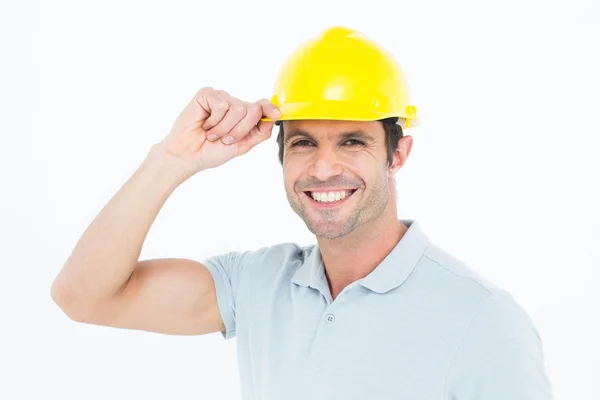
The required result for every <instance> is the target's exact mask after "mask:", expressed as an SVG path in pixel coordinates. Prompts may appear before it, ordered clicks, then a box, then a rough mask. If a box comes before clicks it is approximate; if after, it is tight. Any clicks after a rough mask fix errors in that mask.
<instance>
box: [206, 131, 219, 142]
mask: <svg viewBox="0 0 600 400" xmlns="http://www.w3.org/2000/svg"><path fill="white" fill-rule="evenodd" d="M206 138H207V139H208V140H210V141H211V142H212V141H213V140H216V139H217V135H215V134H214V133H211V134H210V135H208V136H207V137H206Z"/></svg>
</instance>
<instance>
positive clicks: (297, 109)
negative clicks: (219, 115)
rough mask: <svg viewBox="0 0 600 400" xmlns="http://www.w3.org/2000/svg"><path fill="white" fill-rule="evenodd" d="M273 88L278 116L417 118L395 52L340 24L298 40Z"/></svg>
mask: <svg viewBox="0 0 600 400" xmlns="http://www.w3.org/2000/svg"><path fill="white" fill-rule="evenodd" d="M274 92H275V94H274V95H273V97H272V98H271V102H272V103H273V104H275V105H276V106H277V107H278V108H279V109H280V110H281V114H282V115H281V118H280V119H279V120H278V121H283V120H298V119H335V120H353V121H375V120H378V119H383V118H390V117H398V118H399V119H398V124H400V125H401V126H402V127H403V128H408V127H414V126H416V125H418V124H420V121H419V119H417V107H416V106H414V105H411V104H410V94H409V89H408V85H407V83H406V78H405V76H404V72H403V71H402V69H401V68H400V65H399V64H398V62H397V61H396V60H395V58H394V57H393V56H392V55H391V54H390V53H389V52H388V51H387V50H386V49H385V48H383V47H381V46H380V45H378V44H377V43H375V42H374V41H373V40H371V39H369V38H368V37H367V36H365V35H364V34H362V33H360V32H358V31H356V30H353V29H349V28H346V27H342V26H334V27H331V28H328V29H326V30H324V31H323V32H322V33H321V34H320V35H319V36H317V37H316V38H313V39H311V40H309V41H307V42H305V43H304V44H302V45H301V46H299V47H298V48H297V49H296V50H295V51H294V52H293V53H292V54H291V55H290V56H289V57H288V59H287V60H286V61H285V63H284V64H283V67H282V68H281V70H280V72H279V75H278V77H277V79H276V81H275V88H274ZM261 120H262V121H272V120H271V119H269V118H266V117H264V118H262V119H261ZM278 123H279V122H278Z"/></svg>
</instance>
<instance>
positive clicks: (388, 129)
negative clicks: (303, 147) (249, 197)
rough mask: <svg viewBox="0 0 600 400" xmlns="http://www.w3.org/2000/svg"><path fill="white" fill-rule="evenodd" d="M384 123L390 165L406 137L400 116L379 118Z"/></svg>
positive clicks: (281, 162) (280, 144) (280, 145)
mask: <svg viewBox="0 0 600 400" xmlns="http://www.w3.org/2000/svg"><path fill="white" fill-rule="evenodd" d="M378 121H380V122H381V123H382V125H383V130H384V131H385V149H386V152H387V165H388V167H389V166H391V165H392V163H393V162H394V153H395V152H396V150H397V149H398V141H399V140H400V139H401V138H402V137H404V132H403V131H402V127H401V126H400V125H398V124H397V123H396V122H398V117H391V118H384V119H379V120H378ZM277 125H279V133H278V134H277V145H279V164H281V165H283V149H284V146H283V137H284V133H283V123H282V122H281V121H278V122H277Z"/></svg>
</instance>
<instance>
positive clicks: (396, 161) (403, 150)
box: [389, 135, 413, 178]
mask: <svg viewBox="0 0 600 400" xmlns="http://www.w3.org/2000/svg"><path fill="white" fill-rule="evenodd" d="M412 140H413V138H412V136H410V135H406V136H404V137H402V138H400V140H398V148H397V149H396V151H395V152H394V158H393V160H392V165H390V168H389V177H390V178H391V177H393V176H394V175H395V174H396V172H397V171H398V170H399V169H400V168H402V166H404V164H405V163H406V160H407V159H408V155H409V154H410V149H411V148H412Z"/></svg>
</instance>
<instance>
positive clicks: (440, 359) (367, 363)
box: [238, 288, 457, 399]
mask: <svg viewBox="0 0 600 400" xmlns="http://www.w3.org/2000/svg"><path fill="white" fill-rule="evenodd" d="M299 289H300V290H298V291H294V290H293V288H292V290H291V291H290V292H289V294H286V295H283V296H282V295H281V293H279V294H277V293H272V297H271V298H269V296H264V301H259V302H254V303H253V304H254V306H253V307H252V309H250V308H247V309H242V310H240V311H241V315H239V316H238V318H239V320H238V340H240V345H241V346H242V347H241V348H240V351H245V352H247V354H251V356H249V357H251V358H252V360H251V365H253V366H254V368H255V369H256V371H255V372H254V374H259V375H261V377H260V381H261V382H268V383H269V384H268V385H274V386H272V387H271V389H269V390H274V391H276V392H278V394H283V393H281V391H285V390H290V388H303V389H302V390H320V391H324V390H331V391H332V392H331V395H332V396H333V397H336V398H337V397H339V398H341V397H344V398H348V397H345V396H348V395H351V394H352V395H351V396H356V397H349V398H361V397H360V395H364V396H363V397H362V398H378V399H385V398H396V399H397V398H403V397H402V396H403V395H406V396H411V397H406V398H416V397H418V398H420V399H427V398H439V394H440V393H441V391H442V389H443V383H444V378H445V373H446V371H447V368H448V365H449V362H450V358H451V356H452V350H453V341H455V340H457V336H456V334H454V333H453V332H448V330H445V329H444V328H445V326H446V324H445V321H444V317H443V316H439V315H438V313H436V312H435V310H433V309H432V307H434V305H425V304H413V305H410V304H406V303H403V302H402V301H399V299H397V298H395V297H394V296H387V297H385V296H382V295H381V294H377V293H372V294H371V293H365V292H361V291H360V288H355V289H357V290H355V291H354V292H353V289H352V288H350V290H347V291H344V292H343V293H340V294H339V295H338V296H336V299H335V301H333V302H328V301H327V299H326V298H325V297H324V296H322V295H321V294H320V293H319V292H318V291H315V292H307V288H299ZM308 290H310V289H308ZM313 295H314V296H313ZM448 326H449V325H448ZM255 377H256V375H255ZM265 390H266V389H265ZM296 390H300V389H296ZM335 391H342V392H343V393H344V396H340V393H337V394H336V393H335ZM304 394H305V395H309V394H308V393H304ZM399 396H400V397H399ZM265 398H268V397H265ZM273 398H276V397H273Z"/></svg>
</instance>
